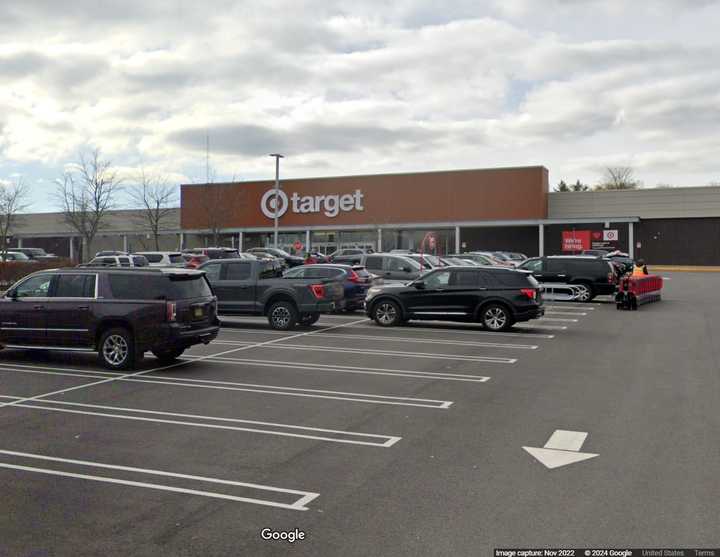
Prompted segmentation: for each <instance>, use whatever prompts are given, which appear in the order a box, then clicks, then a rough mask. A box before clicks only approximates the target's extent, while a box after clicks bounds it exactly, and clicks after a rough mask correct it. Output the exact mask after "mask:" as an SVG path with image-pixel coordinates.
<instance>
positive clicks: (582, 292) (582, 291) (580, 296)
mask: <svg viewBox="0 0 720 557" xmlns="http://www.w3.org/2000/svg"><path fill="white" fill-rule="evenodd" d="M573 286H574V287H575V288H577V291H578V293H577V296H576V297H575V299H576V300H577V301H578V302H589V301H590V300H592V299H593V298H594V297H595V294H594V293H593V290H592V286H590V285H589V284H584V283H580V284H573Z"/></svg>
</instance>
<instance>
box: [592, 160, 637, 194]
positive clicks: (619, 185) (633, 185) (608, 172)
mask: <svg viewBox="0 0 720 557" xmlns="http://www.w3.org/2000/svg"><path fill="white" fill-rule="evenodd" d="M640 186H641V183H640V181H639V180H637V179H636V178H635V171H634V170H633V169H632V167H630V166H608V167H607V168H606V169H605V172H604V173H603V177H602V181H601V182H600V183H599V184H598V185H597V186H595V189H596V190H598V191H608V190H634V189H637V188H639V187H640Z"/></svg>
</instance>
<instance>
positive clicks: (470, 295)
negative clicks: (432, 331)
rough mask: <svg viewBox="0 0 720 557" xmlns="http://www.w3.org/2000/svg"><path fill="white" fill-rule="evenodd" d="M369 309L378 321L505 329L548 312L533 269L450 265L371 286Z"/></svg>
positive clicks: (389, 325)
mask: <svg viewBox="0 0 720 557" xmlns="http://www.w3.org/2000/svg"><path fill="white" fill-rule="evenodd" d="M365 311H366V312H367V314H368V316H369V317H370V318H372V319H374V320H375V322H376V323H377V324H378V325H382V326H383V327H391V326H393V325H401V324H403V323H406V322H407V321H408V320H410V319H441V320H443V321H470V322H480V323H482V324H483V325H484V326H485V328H487V329H489V330H491V331H504V330H506V329H509V328H510V327H512V325H513V324H514V323H516V322H518V321H528V320H530V319H536V318H538V317H542V316H543V315H544V313H545V308H544V307H543V302H542V297H541V295H540V287H539V284H538V283H537V281H536V280H535V279H533V278H532V276H531V275H530V274H529V273H525V272H521V271H515V270H512V269H504V268H483V269H477V268H472V267H445V268H442V269H436V270H435V271H431V272H429V273H427V274H425V275H423V276H421V277H420V278H418V279H416V280H415V281H413V282H411V283H409V284H407V285H402V284H389V285H384V286H378V287H372V288H370V290H368V295H367V298H366V299H365Z"/></svg>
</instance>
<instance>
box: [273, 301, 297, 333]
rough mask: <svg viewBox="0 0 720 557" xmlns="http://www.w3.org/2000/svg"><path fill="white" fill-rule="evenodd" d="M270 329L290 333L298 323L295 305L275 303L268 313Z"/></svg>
mask: <svg viewBox="0 0 720 557" xmlns="http://www.w3.org/2000/svg"><path fill="white" fill-rule="evenodd" d="M267 318H268V323H270V327H271V328H272V329H275V330H276V331H289V330H290V329H292V328H293V327H295V325H296V324H297V322H298V319H299V316H298V311H297V309H295V305H294V304H292V303H290V302H285V301H281V302H275V303H274V304H273V305H271V306H270V309H269V310H268V313H267Z"/></svg>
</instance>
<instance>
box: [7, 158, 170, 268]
mask: <svg viewBox="0 0 720 557" xmlns="http://www.w3.org/2000/svg"><path fill="white" fill-rule="evenodd" d="M122 193H126V194H127V197H128V198H129V205H130V207H129V208H132V209H136V210H138V212H137V214H136V216H135V218H136V219H137V220H138V221H139V224H140V225H141V226H142V227H143V228H144V229H145V230H147V231H148V232H149V233H150V234H151V235H152V238H153V242H154V244H155V249H156V250H159V249H160V235H161V234H162V232H163V231H164V230H165V229H167V228H168V221H169V218H170V216H171V215H172V213H173V208H174V207H176V206H177V204H178V201H179V197H178V186H177V185H176V184H172V183H171V182H170V181H169V180H168V179H167V177H165V176H164V175H162V174H158V173H149V172H147V171H146V170H145V169H143V168H141V169H140V171H138V172H137V174H136V175H133V176H121V175H120V174H119V173H118V172H117V170H115V168H114V167H113V165H112V162H111V161H110V160H109V159H107V158H105V157H103V155H102V153H101V151H100V149H92V150H88V151H81V152H80V153H79V154H78V158H77V161H76V162H74V163H73V164H70V165H66V167H65V171H64V172H63V174H62V176H61V177H60V178H58V179H57V180H56V182H55V191H54V192H53V196H54V202H55V206H56V207H57V208H58V209H59V211H60V213H61V215H62V219H63V221H64V222H65V223H66V224H67V225H68V226H69V227H70V228H71V229H72V230H73V231H74V232H76V233H77V235H78V236H79V237H80V238H81V239H82V246H83V247H82V259H83V260H87V259H88V258H89V256H90V253H89V250H90V247H91V245H92V242H93V240H94V239H95V237H96V236H97V234H98V233H99V232H100V231H101V230H102V229H103V228H104V227H106V226H107V219H108V216H109V214H110V211H112V210H114V209H118V208H120V207H119V204H120V196H121V194H122ZM29 198H30V190H29V187H28V184H27V183H26V182H25V181H24V180H23V178H22V177H19V178H17V179H15V180H14V181H11V182H0V252H1V253H2V256H3V259H4V256H5V254H6V253H7V251H8V244H9V241H10V238H11V234H12V231H13V228H14V227H15V226H17V224H18V220H19V219H20V218H22V215H21V213H23V212H24V211H25V210H26V209H27V208H28V207H29V202H28V201H29Z"/></svg>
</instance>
